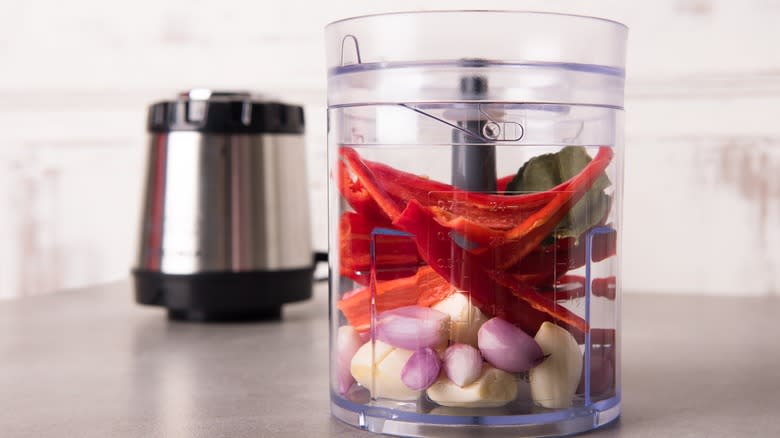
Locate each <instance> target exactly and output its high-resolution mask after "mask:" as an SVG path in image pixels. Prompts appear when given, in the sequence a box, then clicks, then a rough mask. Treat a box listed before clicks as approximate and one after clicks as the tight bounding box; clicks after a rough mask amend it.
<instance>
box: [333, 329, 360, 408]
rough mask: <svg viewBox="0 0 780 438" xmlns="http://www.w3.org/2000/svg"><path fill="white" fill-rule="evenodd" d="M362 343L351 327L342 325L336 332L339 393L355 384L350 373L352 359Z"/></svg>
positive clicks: (344, 391)
mask: <svg viewBox="0 0 780 438" xmlns="http://www.w3.org/2000/svg"><path fill="white" fill-rule="evenodd" d="M363 344H364V342H363V341H362V340H361V339H360V335H359V334H358V333H357V332H356V331H355V329H353V328H352V326H349V325H344V326H341V327H339V328H338V331H337V332H336V376H337V378H338V385H339V393H340V394H344V393H346V392H347V391H348V390H349V388H350V386H352V384H353V383H354V382H355V380H354V379H353V378H352V373H351V372H350V367H351V363H352V358H353V357H354V356H355V353H357V351H358V350H359V349H360V347H361V346H362V345H363Z"/></svg>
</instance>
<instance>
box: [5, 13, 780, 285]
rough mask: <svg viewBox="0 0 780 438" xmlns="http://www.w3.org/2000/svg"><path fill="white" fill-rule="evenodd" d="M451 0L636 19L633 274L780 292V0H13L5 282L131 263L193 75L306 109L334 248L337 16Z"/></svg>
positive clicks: (54, 278)
mask: <svg viewBox="0 0 780 438" xmlns="http://www.w3.org/2000/svg"><path fill="white" fill-rule="evenodd" d="M444 8H448V9H451V8H471V9H473V8H480V9H483V8H500V9H533V10H549V11H563V12H572V13H583V14H588V15H598V16H604V17H609V18H613V19H617V20H619V21H622V22H624V23H626V24H628V25H629V26H630V28H631V30H630V39H629V66H628V85H627V102H626V107H627V126H626V138H627V141H626V143H627V154H626V185H625V197H626V199H625V213H624V219H625V229H624V231H625V234H624V253H623V254H624V288H625V290H626V291H627V292H634V291H650V292H676V293H702V294H706V293H709V294H778V293H780V292H778V291H779V290H780V121H779V120H780V48H779V47H780V0H745V1H728V0H720V1H718V0H659V1H655V2H627V1H619V0H616V1H590V0H589V1H579V2H569V1H560V0H558V1H511V2H510V1H489V0H488V1H479V2H477V1H473V0H472V1H462V0H456V1H449V2H446V3H445V2H441V1H439V2H436V1H427V0H426V1H423V0H418V1H408V0H407V1H398V0H396V1H375V2H367V1H358V0H352V1H347V0H331V1H327V2H318V1H303V0H286V1H249V0H243V1H238V0H222V1H219V2H213V1H202V0H168V1H162V0H154V1H153V0H136V1H133V2H105V1H99V0H72V1H69V2H60V1H57V0H27V1H24V2H12V1H10V0H6V1H4V2H3V4H2V8H0V297H9V296H15V295H19V294H33V293H41V292H49V291H55V290H59V289H63V288H71V287H77V286H81V285H85V284H90V283H96V282H105V281H110V280H115V279H120V278H124V277H126V276H127V275H128V270H129V268H130V266H131V264H132V261H133V258H134V252H135V242H136V229H137V222H138V207H139V204H140V195H141V179H142V175H143V169H144V160H145V156H144V153H145V152H144V148H145V140H146V138H145V132H144V120H145V119H144V118H145V110H146V105H147V104H148V103H150V102H151V101H152V100H155V99H160V98H167V97H170V96H172V95H173V94H174V93H175V92H176V91H179V90H182V89H186V88H190V87H195V86H209V87H223V88H234V89H252V90H257V91H260V92H264V93H269V94H272V95H277V96H281V97H283V98H284V100H287V101H292V102H299V103H302V104H304V105H305V107H306V111H307V122H308V126H307V130H308V152H309V156H308V159H309V172H310V179H311V190H312V210H313V218H314V224H313V226H314V230H315V246H316V247H318V248H325V246H326V238H325V233H326V228H325V222H324V218H325V207H326V206H325V204H326V201H325V185H326V179H325V176H326V173H325V163H324V156H325V69H324V54H323V52H324V46H323V44H324V43H323V31H322V28H323V26H324V25H325V24H326V23H327V22H329V21H332V20H334V19H338V18H343V17H346V16H352V15H360V14H364V13H373V12H386V11H397V10H415V9H444Z"/></svg>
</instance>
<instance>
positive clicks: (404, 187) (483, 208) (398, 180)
mask: <svg viewBox="0 0 780 438" xmlns="http://www.w3.org/2000/svg"><path fill="white" fill-rule="evenodd" d="M347 149H348V148H342V153H343V154H344V155H345V156H346V157H347V160H348V162H349V165H350V167H351V168H353V169H354V168H355V167H361V166H365V167H366V168H367V169H368V170H370V171H371V173H372V174H373V175H375V177H376V179H377V180H379V181H381V182H382V187H383V188H384V189H385V190H386V191H387V194H388V195H390V196H392V197H394V198H397V199H403V200H405V201H408V200H410V199H415V200H416V201H417V202H419V203H420V204H422V205H424V206H426V207H433V208H434V209H435V210H434V211H435V212H436V213H437V220H439V221H441V222H447V221H450V220H454V219H457V218H459V217H463V218H465V219H467V220H468V221H469V223H471V224H475V225H477V226H479V228H494V229H497V230H509V229H512V228H513V227H515V226H517V225H518V224H520V223H521V222H522V221H523V220H524V219H525V218H527V217H528V216H530V215H531V214H532V213H533V212H534V211H536V210H538V209H539V208H541V207H543V206H544V205H546V204H547V203H548V202H550V201H551V200H552V199H554V197H555V194H554V192H556V191H559V190H562V189H563V188H564V187H565V186H564V185H561V186H559V187H556V188H553V189H551V190H549V191H546V192H539V193H531V194H523V195H494V194H489V193H479V192H468V191H464V190H460V189H458V188H456V187H454V186H451V185H449V184H444V183H441V182H437V181H433V180H431V179H429V178H423V177H420V176H417V175H415V174H412V173H408V172H403V171H400V170H398V169H394V168H392V167H390V166H387V165H385V164H381V163H376V162H372V161H368V160H360V158H359V157H357V155H356V154H355V153H354V151H353V150H351V149H350V150H349V151H347ZM356 160H360V162H357V161H356ZM377 202H379V201H377Z"/></svg>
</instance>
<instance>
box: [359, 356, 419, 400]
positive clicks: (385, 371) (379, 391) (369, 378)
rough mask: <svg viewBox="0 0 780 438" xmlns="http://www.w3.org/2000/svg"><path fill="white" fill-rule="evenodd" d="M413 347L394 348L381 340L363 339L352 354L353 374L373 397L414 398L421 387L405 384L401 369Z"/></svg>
mask: <svg viewBox="0 0 780 438" xmlns="http://www.w3.org/2000/svg"><path fill="white" fill-rule="evenodd" d="M412 353H413V352H412V351H410V350H404V349H401V348H393V347H392V346H391V345H389V344H386V343H384V342H382V341H375V342H374V346H373V348H372V345H371V342H367V343H365V344H364V345H363V346H362V347H360V349H359V350H358V351H357V353H355V356H354V357H353V358H352V363H351V366H350V371H351V373H352V377H354V378H355V380H357V382H358V383H360V384H361V385H362V386H364V387H365V388H367V389H368V390H369V391H370V392H371V396H372V397H374V398H392V399H396V400H414V399H416V398H417V397H418V396H419V394H420V391H414V390H411V389H409V388H407V387H406V385H404V383H403V381H402V380H401V370H403V367H404V365H406V362H407V361H408V360H409V358H410V357H411V356H412Z"/></svg>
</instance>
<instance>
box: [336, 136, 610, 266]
mask: <svg viewBox="0 0 780 438" xmlns="http://www.w3.org/2000/svg"><path fill="white" fill-rule="evenodd" d="M341 155H342V156H343V157H344V159H345V160H346V161H347V163H348V164H349V167H350V168H351V169H352V171H353V172H354V173H355V174H356V175H357V177H358V180H359V181H360V182H361V183H362V185H363V186H364V187H365V189H366V191H367V192H368V193H369V194H370V195H371V196H372V197H373V198H374V201H375V202H376V203H377V204H378V205H379V206H380V208H381V209H382V211H384V213H385V214H386V215H387V216H388V217H390V218H391V219H393V220H395V219H396V218H397V217H398V215H400V212H401V210H402V209H403V208H402V206H403V203H404V201H408V200H411V199H415V200H416V201H417V202H419V203H420V204H421V205H424V206H429V207H431V208H432V211H433V212H434V214H435V216H436V220H437V221H439V222H440V223H442V224H444V225H445V226H446V227H448V228H450V229H452V230H454V231H457V232H458V233H459V234H460V235H461V236H462V237H464V238H465V239H467V240H468V241H469V242H473V243H475V244H477V245H479V248H478V249H476V252H481V251H484V250H485V247H501V248H500V249H499V252H501V253H504V254H506V255H507V257H508V259H507V260H505V261H504V262H503V263H502V266H501V267H502V268H504V269H506V268H508V267H509V266H511V265H513V264H515V263H517V262H518V261H520V260H521V259H522V258H523V257H524V256H525V255H527V254H528V252H530V251H531V250H533V249H534V248H535V247H537V246H538V245H539V244H540V243H541V241H542V240H543V239H544V238H545V237H546V236H547V235H548V234H549V233H550V232H551V231H552V230H553V229H554V228H555V227H556V226H557V225H558V223H559V222H560V221H561V220H562V219H563V217H565V215H566V214H567V213H568V212H569V210H570V209H571V207H572V206H574V204H576V203H577V201H579V200H580V198H581V197H582V196H583V195H584V194H585V192H587V190H588V189H589V188H590V186H591V185H592V184H593V182H595V180H596V178H597V177H598V176H599V175H600V174H601V172H603V171H604V169H605V168H606V166H607V165H608V164H609V162H610V161H611V159H612V155H613V152H612V149H611V148H609V147H601V148H599V153H598V154H597V155H596V157H595V158H594V159H593V160H591V162H590V163H588V165H587V166H586V167H585V168H584V169H583V170H582V171H581V172H580V173H579V174H577V175H576V176H575V177H573V178H572V179H570V180H569V181H566V182H564V183H562V184H559V185H558V186H556V187H554V188H552V189H550V190H548V191H545V192H539V193H532V194H524V195H492V194H485V193H474V192H466V191H463V190H459V189H457V188H455V187H453V186H451V185H448V184H444V183H440V182H436V181H432V180H430V179H427V178H422V177H419V176H417V175H414V174H411V173H407V172H402V171H400V170H397V169H394V168H392V167H389V166H387V165H384V164H381V163H375V162H371V161H364V160H362V159H361V158H360V156H359V155H358V154H357V152H356V151H355V150H354V149H352V148H347V147H342V148H341ZM505 179H506V178H502V180H505ZM378 181H382V184H381V186H380V184H379V182H378ZM502 230H504V231H506V232H505V233H502V232H501V231H502ZM510 254H511V256H510Z"/></svg>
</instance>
